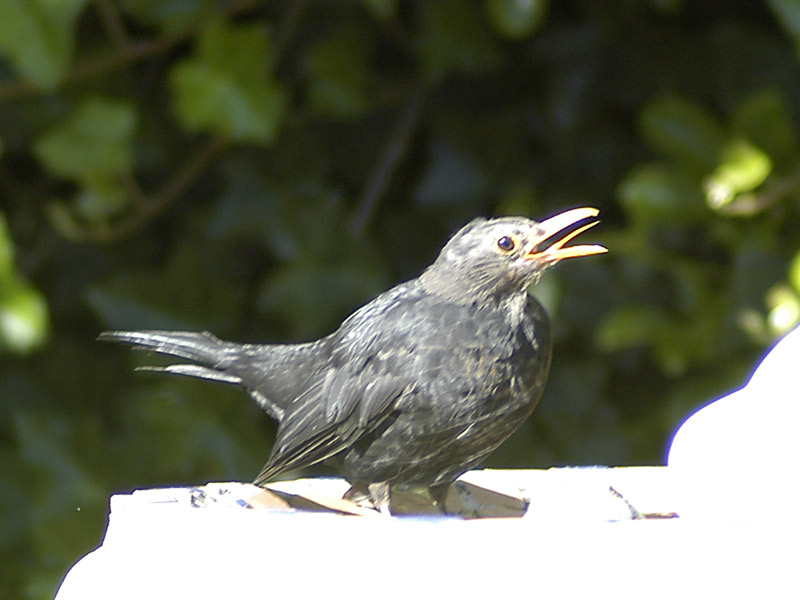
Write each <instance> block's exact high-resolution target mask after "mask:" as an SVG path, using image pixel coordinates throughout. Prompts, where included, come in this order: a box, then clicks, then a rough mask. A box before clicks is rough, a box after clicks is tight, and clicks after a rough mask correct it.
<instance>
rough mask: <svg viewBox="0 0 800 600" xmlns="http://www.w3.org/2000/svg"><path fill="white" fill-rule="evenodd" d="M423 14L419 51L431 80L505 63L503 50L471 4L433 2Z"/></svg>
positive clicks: (418, 43) (435, 0)
mask: <svg viewBox="0 0 800 600" xmlns="http://www.w3.org/2000/svg"><path fill="white" fill-rule="evenodd" d="M421 10H422V15H421V18H422V24H421V27H420V35H419V38H418V39H417V50H418V53H419V56H420V59H421V60H422V64H423V65H424V67H425V70H426V71H427V72H428V74H430V75H431V76H433V77H441V76H444V75H446V74H448V73H450V72H480V71H485V70H487V69H489V68H492V67H494V66H496V65H497V64H498V63H499V62H500V61H501V56H502V55H501V52H500V49H499V47H498V46H497V44H496V42H495V41H494V39H493V38H492V36H491V35H490V33H489V31H488V30H487V29H486V26H485V23H484V21H483V19H481V13H480V11H477V10H475V6H474V5H473V4H472V3H471V2H457V1H455V0H429V1H428V2H425V3H424V4H422V5H421Z"/></svg>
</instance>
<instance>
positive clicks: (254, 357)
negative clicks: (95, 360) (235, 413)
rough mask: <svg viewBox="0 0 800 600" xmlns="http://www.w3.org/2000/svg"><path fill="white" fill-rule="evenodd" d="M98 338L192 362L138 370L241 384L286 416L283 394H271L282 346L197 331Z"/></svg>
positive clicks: (123, 333) (109, 334) (274, 413)
mask: <svg viewBox="0 0 800 600" xmlns="http://www.w3.org/2000/svg"><path fill="white" fill-rule="evenodd" d="M97 339H98V340H101V341H104V342H117V343H122V344H129V345H131V346H133V347H134V348H135V349H140V350H150V351H151V352H157V353H158V354H167V355H170V356H177V357H179V358H183V359H186V360H189V361H192V363H181V364H173V365H167V366H163V367H155V366H145V367H138V370H144V371H160V372H165V373H174V374H176V375H185V376H188V377H197V378H199V379H210V380H213V381H221V382H223V383H231V384H238V385H242V386H243V387H245V388H246V389H247V390H248V392H250V394H251V395H252V396H253V397H254V398H255V400H256V401H257V402H258V403H259V404H260V405H261V406H262V408H264V410H266V411H267V412H268V413H269V414H270V415H271V416H272V417H273V418H275V419H277V420H280V419H281V418H282V417H283V412H284V407H283V406H282V405H280V403H279V402H276V398H279V397H281V396H282V395H281V394H273V393H271V392H272V389H271V387H272V385H271V380H273V379H275V377H274V374H273V372H274V371H276V369H274V368H273V367H274V363H275V360H276V357H279V356H281V354H280V353H276V352H274V350H275V349H278V348H280V346H269V345H267V346H252V345H243V344H235V343H232V342H226V341H223V340H221V339H219V338H217V337H215V336H214V335H212V334H210V333H207V332H203V333H199V332H194V331H105V332H103V333H101V334H100V335H99V336H98V338H97ZM284 354H291V353H287V352H284ZM259 364H262V365H263V368H262V369H259V368H258V365H259ZM277 371H278V372H279V373H280V372H281V370H280V369H277ZM283 371H285V370H283ZM275 383H279V381H276V382H275ZM268 392H269V393H268Z"/></svg>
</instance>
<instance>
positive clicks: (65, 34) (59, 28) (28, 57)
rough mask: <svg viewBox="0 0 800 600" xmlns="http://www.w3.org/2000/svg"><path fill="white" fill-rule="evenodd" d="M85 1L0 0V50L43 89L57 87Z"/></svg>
mask: <svg viewBox="0 0 800 600" xmlns="http://www.w3.org/2000/svg"><path fill="white" fill-rule="evenodd" d="M87 3H88V0H57V1H52V0H2V2H0V53H2V54H5V55H6V56H7V57H8V58H9V60H10V62H11V63H12V64H13V65H14V67H15V68H16V70H17V71H18V72H19V74H20V75H21V76H22V77H24V78H25V79H27V80H28V81H30V82H31V83H33V84H35V85H38V86H40V87H42V88H53V87H55V86H57V85H58V84H59V83H60V82H61V80H62V79H63V78H64V76H65V75H66V74H67V71H69V68H70V67H71V65H72V58H73V55H74V54H75V31H74V30H75V23H76V21H77V19H78V17H79V16H80V13H81V11H82V10H83V8H84V6H86V4H87Z"/></svg>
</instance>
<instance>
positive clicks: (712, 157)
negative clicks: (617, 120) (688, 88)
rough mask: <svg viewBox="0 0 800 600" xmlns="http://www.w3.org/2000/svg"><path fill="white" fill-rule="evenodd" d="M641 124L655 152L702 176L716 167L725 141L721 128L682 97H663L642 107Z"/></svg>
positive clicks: (712, 118) (699, 107)
mask: <svg viewBox="0 0 800 600" xmlns="http://www.w3.org/2000/svg"><path fill="white" fill-rule="evenodd" d="M640 125H641V128H642V134H643V135H644V137H645V139H646V140H647V141H648V142H649V143H650V145H651V146H652V147H653V148H654V149H656V150H658V151H659V152H662V153H663V154H664V155H666V156H667V157H669V158H671V159H673V160H675V161H677V162H680V163H681V164H684V165H686V166H688V167H691V168H692V169H694V170H696V171H698V172H702V173H708V172H709V171H710V170H712V169H713V168H714V167H715V166H716V163H717V157H718V156H719V152H720V150H721V149H722V146H723V144H724V142H725V135H724V133H723V130H722V127H721V126H720V124H719V123H718V122H717V121H716V119H715V118H714V116H713V115H712V114H711V113H709V112H708V111H707V110H706V109H704V108H703V107H701V106H699V105H698V104H695V103H692V102H689V101H687V100H683V99H681V98H676V97H670V98H663V99H661V100H657V101H656V102H653V103H652V104H650V105H649V106H647V107H645V109H644V111H643V112H642V115H641V119H640Z"/></svg>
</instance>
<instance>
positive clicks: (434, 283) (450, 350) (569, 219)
mask: <svg viewBox="0 0 800 600" xmlns="http://www.w3.org/2000/svg"><path fill="white" fill-rule="evenodd" d="M597 215H598V211H597V209H594V208H576V209H573V210H569V211H566V212H564V213H561V214H559V215H556V216H554V217H551V218H549V219H547V220H545V221H543V222H541V223H537V222H535V221H532V220H530V219H526V218H522V217H502V218H496V219H488V220H487V219H475V220H474V221H472V222H471V223H469V224H468V225H466V226H465V227H464V228H462V229H461V230H460V231H458V232H457V233H456V234H455V235H454V236H453V237H452V238H451V239H450V240H449V241H448V242H447V244H446V245H445V246H444V248H443V249H442V251H441V252H440V254H439V256H438V258H437V259H436V261H435V262H434V263H433V264H432V265H431V266H430V267H428V268H427V269H426V270H425V271H424V272H423V273H422V275H420V276H419V277H418V278H416V279H412V280H411V281H408V282H406V283H403V284H400V285H398V286H396V287H394V288H392V289H390V290H388V291H386V292H384V293H382V294H380V295H379V296H378V297H377V298H375V299H374V300H372V301H371V302H369V303H368V304H366V305H365V306H363V307H361V308H360V309H358V310H356V311H355V312H354V313H353V314H352V315H350V316H349V317H348V318H347V319H345V321H344V322H343V323H342V324H341V326H340V327H339V329H337V330H336V331H335V332H333V333H332V334H330V335H328V336H327V337H324V338H322V339H320V340H317V341H314V342H307V343H301V344H290V345H283V344H267V345H256V344H236V343H231V342H225V341H222V340H220V339H218V338H216V337H214V336H213V335H211V334H210V333H196V332H172V331H109V332H105V333H103V334H101V335H100V338H99V339H101V340H108V341H115V342H124V343H128V344H132V345H134V346H135V347H137V348H143V349H147V350H152V351H154V352H159V353H162V354H169V355H173V356H177V357H180V358H182V359H187V360H189V361H191V363H190V364H184V363H181V364H174V365H170V366H166V367H160V368H157V370H161V371H166V372H168V373H176V374H179V375H188V376H191V377H199V378H202V379H211V380H215V381H222V382H225V383H233V384H237V385H241V386H242V387H244V388H245V389H246V390H247V391H248V392H249V393H250V395H251V396H252V397H253V398H254V399H255V400H256V402H258V404H259V405H260V406H261V407H262V408H263V409H264V410H265V411H266V412H267V413H269V415H270V416H271V417H272V418H274V419H275V420H277V421H278V423H279V426H278V432H277V437H276V440H275V444H274V446H273V448H272V453H271V455H270V457H269V460H268V461H267V464H266V465H265V466H264V468H263V469H262V471H261V473H260V474H259V475H258V477H257V478H256V480H255V483H256V484H263V483H265V482H267V481H268V480H269V479H270V478H272V477H274V476H276V475H278V474H279V473H283V472H285V471H289V470H291V469H297V468H301V467H305V466H308V465H312V464H314V463H317V462H320V461H323V460H326V459H329V458H332V457H335V458H336V459H337V460H338V462H339V464H340V465H341V467H342V471H343V473H344V475H345V477H346V478H347V480H348V481H349V482H350V483H351V485H353V486H354V488H353V489H357V488H359V489H366V490H368V491H369V493H370V494H371V495H372V497H373V500H374V501H375V502H376V503H378V504H382V503H385V502H386V500H387V498H388V493H389V490H390V488H391V486H394V485H397V484H403V485H410V486H421V487H426V488H428V489H429V490H431V491H432V492H434V493H435V492H436V491H437V490H441V489H443V487H444V486H446V485H447V484H449V483H451V482H453V481H454V480H455V479H456V478H457V477H458V476H459V475H461V474H462V473H464V472H465V471H467V470H469V469H471V468H472V467H474V466H476V465H477V464H478V463H480V462H481V461H482V460H483V459H484V458H485V457H486V456H487V455H488V454H490V453H491V452H492V451H493V450H494V449H495V448H497V447H498V446H499V445H500V444H501V443H502V442H503V441H504V440H505V439H506V438H508V436H509V435H511V433H512V432H513V431H514V430H515V429H516V428H517V427H519V425H520V424H521V423H522V422H523V421H524V420H525V419H526V418H527V417H528V415H530V413H531V412H532V411H533V409H534V407H535V406H536V404H537V402H538V401H539V398H540V396H541V394H542V390H543V388H544V384H545V380H546V378H547V372H548V370H549V367H550V355H551V339H550V323H549V319H548V317H547V314H546V313H545V311H544V309H543V308H542V306H541V305H540V304H539V303H538V302H537V301H536V300H535V299H534V298H533V297H531V296H530V295H529V294H528V291H527V290H528V287H529V286H531V285H532V284H534V283H536V281H537V280H538V279H539V277H540V276H541V275H542V273H543V272H544V271H545V270H546V269H547V268H548V267H550V266H551V265H553V264H555V263H556V262H558V261H559V260H562V259H565V258H572V257H578V256H589V255H592V254H600V253H603V252H606V251H607V250H606V248H604V247H602V246H596V245H586V246H572V247H565V244H566V243H567V242H568V241H569V240H571V239H572V238H574V237H575V236H576V235H578V234H579V233H581V232H582V231H584V230H586V229H588V228H589V227H592V226H593V225H596V224H597V222H598V221H597V219H596V217H597Z"/></svg>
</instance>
